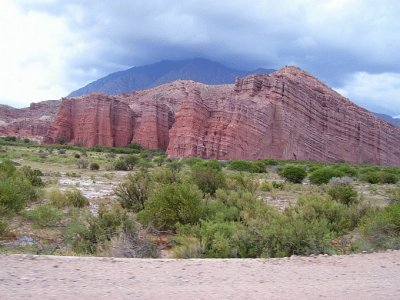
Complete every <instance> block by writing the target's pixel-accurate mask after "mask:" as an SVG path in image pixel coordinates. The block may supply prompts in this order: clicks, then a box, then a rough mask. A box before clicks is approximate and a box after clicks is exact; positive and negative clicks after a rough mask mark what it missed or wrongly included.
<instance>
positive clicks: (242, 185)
mask: <svg viewBox="0 0 400 300" xmlns="http://www.w3.org/2000/svg"><path fill="white" fill-rule="evenodd" d="M226 186H227V188H228V189H230V190H236V191H248V192H250V193H254V192H256V191H257V189H258V187H259V182H258V180H257V178H254V176H252V175H251V174H230V175H228V176H227V179H226Z"/></svg>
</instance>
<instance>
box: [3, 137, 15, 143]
mask: <svg viewBox="0 0 400 300" xmlns="http://www.w3.org/2000/svg"><path fill="white" fill-rule="evenodd" d="M4 140H5V141H7V142H16V141H17V137H16V136H6V137H4Z"/></svg>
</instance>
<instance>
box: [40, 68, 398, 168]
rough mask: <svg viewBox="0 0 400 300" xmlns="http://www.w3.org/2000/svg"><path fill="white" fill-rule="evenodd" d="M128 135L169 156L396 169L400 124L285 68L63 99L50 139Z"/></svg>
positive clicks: (108, 142)
mask: <svg viewBox="0 0 400 300" xmlns="http://www.w3.org/2000/svg"><path fill="white" fill-rule="evenodd" d="M59 137H64V138H65V139H66V140H67V141H68V142H69V143H71V144H73V143H79V144H81V145H84V146H95V145H98V144H99V145H105V146H123V145H126V144H128V143H131V142H136V143H139V144H141V145H142V146H143V147H144V148H147V149H163V150H165V151H166V153H167V154H168V156H169V157H187V156H198V157H202V158H214V159H220V160H226V159H253V160H255V159H264V158H273V159H285V160H313V161H322V162H335V161H346V162H351V163H372V164H383V165H397V166H400V128H399V127H397V126H394V125H392V124H389V123H388V122H386V121H383V120H381V119H379V118H377V117H376V116H375V115H373V114H372V113H370V112H369V111H367V110H365V109H363V108H361V107H359V106H357V105H356V104H354V103H352V102H351V101H349V100H348V99H346V98H344V97H343V96H341V95H340V94H338V93H337V92H335V91H334V90H332V89H331V88H330V87H328V86H326V85H325V84H324V83H322V82H321V81H319V80H318V79H317V78H315V77H313V76H312V75H311V74H309V73H307V72H305V71H302V70H300V69H298V68H296V67H285V68H283V69H281V70H278V71H276V72H273V73H271V74H268V75H249V76H247V77H244V78H238V79H237V80H236V81H235V83H234V84H224V85H205V84H202V83H198V82H194V81H184V80H178V81H174V82H172V83H169V84H164V85H160V86H157V87H154V88H151V89H148V90H143V91H138V92H135V93H131V94H125V95H119V96H110V95H105V94H91V95H88V96H85V97H78V98H67V99H64V100H63V101H62V102H61V104H60V108H59V110H58V113H57V115H56V116H55V118H54V122H53V123H52V125H51V127H50V129H49V130H48V134H47V135H46V137H45V142H48V143H54V142H56V141H57V139H58V138H59Z"/></svg>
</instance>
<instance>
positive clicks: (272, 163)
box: [263, 159, 279, 166]
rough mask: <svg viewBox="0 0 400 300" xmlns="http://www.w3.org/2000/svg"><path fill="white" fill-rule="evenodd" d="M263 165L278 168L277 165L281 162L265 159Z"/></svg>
mask: <svg viewBox="0 0 400 300" xmlns="http://www.w3.org/2000/svg"><path fill="white" fill-rule="evenodd" d="M263 163H264V164H265V165H266V166H277V165H279V161H277V160H275V159H264V160H263Z"/></svg>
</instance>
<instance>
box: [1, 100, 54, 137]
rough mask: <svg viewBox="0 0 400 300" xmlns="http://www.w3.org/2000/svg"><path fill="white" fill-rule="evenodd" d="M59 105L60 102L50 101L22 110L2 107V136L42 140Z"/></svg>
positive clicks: (33, 104)
mask: <svg viewBox="0 0 400 300" xmlns="http://www.w3.org/2000/svg"><path fill="white" fill-rule="evenodd" d="M59 104H60V101H57V100H49V101H42V102H39V103H32V104H31V105H30V106H29V107H27V108H21V109H16V108H13V107H11V106H7V105H0V135H15V136H23V137H36V138H39V139H41V138H42V137H43V136H45V135H46V134H47V131H48V130H49V128H50V126H51V125H52V123H53V120H54V117H55V115H56V113H57V111H58V107H59Z"/></svg>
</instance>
